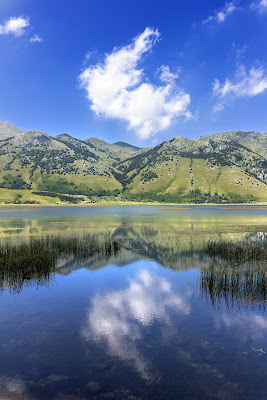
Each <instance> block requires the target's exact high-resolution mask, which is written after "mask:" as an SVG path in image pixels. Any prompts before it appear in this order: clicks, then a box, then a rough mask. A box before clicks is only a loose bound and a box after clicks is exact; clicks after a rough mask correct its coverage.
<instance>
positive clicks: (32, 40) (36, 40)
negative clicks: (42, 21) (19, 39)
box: [30, 35, 44, 43]
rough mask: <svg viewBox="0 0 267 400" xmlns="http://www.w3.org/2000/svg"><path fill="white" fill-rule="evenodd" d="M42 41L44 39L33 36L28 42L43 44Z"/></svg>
mask: <svg viewBox="0 0 267 400" xmlns="http://www.w3.org/2000/svg"><path fill="white" fill-rule="evenodd" d="M43 41H44V39H42V38H41V37H40V36H38V35H34V36H33V37H31V38H30V42H31V43H40V42H43Z"/></svg>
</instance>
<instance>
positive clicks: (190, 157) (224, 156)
mask: <svg viewBox="0 0 267 400" xmlns="http://www.w3.org/2000/svg"><path fill="white" fill-rule="evenodd" d="M266 168H267V161H266V159H265V158H264V157H262V156H260V155H258V154H256V153H253V152H252V151H250V150H249V149H247V148H246V147H244V146H242V145H240V144H239V143H236V142H234V141H231V140H223V139H216V140H212V139H211V140H207V141H198V140H189V139H184V138H181V137H176V138H174V139H171V140H168V141H166V142H164V143H162V144H160V145H158V146H156V147H155V148H153V149H151V150H149V151H147V152H144V153H142V154H139V155H137V156H135V157H132V158H131V159H128V160H126V161H125V162H121V163H120V164H119V165H118V166H117V169H119V170H120V171H121V172H122V173H123V177H122V178H121V179H120V177H119V176H118V177H117V179H120V181H121V183H122V185H123V186H124V188H125V193H126V194H128V197H129V198H134V197H135V198H140V199H141V198H146V197H149V198H150V199H152V197H154V198H155V199H156V198H158V199H159V198H160V199H162V198H163V196H164V195H165V197H166V198H168V199H169V200H170V201H172V200H173V201H175V199H176V201H179V199H180V200H181V201H182V200H183V199H188V200H190V199H191V198H192V196H193V197H194V198H196V197H197V198H198V199H199V201H201V202H202V201H210V200H211V197H213V198H214V200H216V201H217V199H218V198H219V197H220V200H221V201H231V200H232V201H233V202H234V201H250V200H252V199H255V200H256V199H257V200H264V199H266V195H267V193H266V188H267V187H266ZM192 192H193V194H192ZM134 195H135V196H134Z"/></svg>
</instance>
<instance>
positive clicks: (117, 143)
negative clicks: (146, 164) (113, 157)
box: [113, 142, 141, 152]
mask: <svg viewBox="0 0 267 400" xmlns="http://www.w3.org/2000/svg"><path fill="white" fill-rule="evenodd" d="M113 144H115V145H116V146H120V147H123V148H124V149H130V150H132V151H133V152H134V151H138V150H141V148H140V147H136V146H133V145H132V144H128V143H125V142H116V143H113Z"/></svg>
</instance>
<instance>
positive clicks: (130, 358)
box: [82, 263, 191, 381]
mask: <svg viewBox="0 0 267 400" xmlns="http://www.w3.org/2000/svg"><path fill="white" fill-rule="evenodd" d="M151 264H153V263H151ZM146 265H147V263H146ZM127 285H128V286H127V288H125V289H120V290H113V291H108V292H106V293H105V294H104V295H100V294H96V295H95V297H94V298H93V300H92V307H91V308H89V310H88V314H87V319H86V324H85V326H84V327H83V329H82V336H83V338H84V339H85V340H87V341H91V340H94V341H96V342H100V341H101V342H106V344H107V346H108V352H109V354H111V355H113V356H116V357H119V358H120V359H122V360H124V361H127V362H128V363H129V364H131V365H132V366H133V367H134V368H135V369H136V371H137V372H138V373H139V374H140V375H141V376H142V377H143V379H145V380H147V381H152V380H155V379H159V378H160V376H159V373H158V372H157V371H156V370H155V368H154V367H153V365H152V364H151V361H150V360H148V359H147V358H146V357H145V356H144V355H143V353H142V351H141V350H140V348H139V347H140V343H141V340H142V339H143V335H144V330H145V328H146V327H148V326H150V325H152V324H156V323H160V325H162V329H163V330H164V331H166V325H167V326H168V328H170V329H168V330H169V332H172V329H173V328H172V327H171V325H172V322H171V321H172V317H171V312H172V311H176V312H179V313H181V314H182V315H189V314H190V311H191V309H190V305H189V303H188V302H187V299H186V298H184V297H182V296H181V295H179V294H178V293H176V292H174V290H173V288H172V285H171V282H170V281H169V280H167V279H166V278H163V277H161V276H159V275H158V274H157V273H156V272H155V271H154V270H153V269H152V270H151V269H148V268H141V269H140V270H139V271H138V272H137V273H136V275H135V276H134V278H131V279H129V280H128V282H127ZM174 333H175V332H173V334H174Z"/></svg>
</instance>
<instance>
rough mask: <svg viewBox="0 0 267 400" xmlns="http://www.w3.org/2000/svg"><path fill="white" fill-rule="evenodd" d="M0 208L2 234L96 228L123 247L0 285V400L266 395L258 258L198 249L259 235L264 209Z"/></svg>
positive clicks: (266, 330)
mask: <svg viewBox="0 0 267 400" xmlns="http://www.w3.org/2000/svg"><path fill="white" fill-rule="evenodd" d="M0 211H1V212H0V234H1V235H2V241H6V240H9V241H13V242H18V241H21V240H28V236H29V235H36V236H42V235H52V234H59V233H60V234H61V235H69V234H73V233H83V232H90V233H97V234H99V235H101V234H102V233H103V232H106V231H108V232H110V234H111V235H112V237H117V238H119V239H120V240H122V243H123V246H122V249H121V251H120V252H119V253H118V254H117V255H116V256H112V257H110V258H107V257H100V256H93V257H90V258H87V259H79V257H69V258H64V257H61V259H60V260H59V261H58V263H57V266H56V271H51V274H50V276H47V271H46V276H45V279H43V280H41V281H37V280H36V279H34V278H33V279H26V280H25V281H22V282H20V283H21V285H20V288H19V290H18V286H12V282H8V283H7V282H6V283H5V284H2V288H1V292H0V315H1V326H0V357H1V358H0V399H1V400H5V399H15V400H17V399H19V400H20V399H22V400H39V399H40V400H56V399H59V400H60V399H61V400H63V399H64V400H67V399H73V400H76V399H132V400H133V399H266V398H267V383H266V382H267V314H266V306H267V304H266V300H267V297H266V296H267V294H266V293H267V287H266V284H267V273H266V266H265V265H260V264H257V265H235V266H230V265H229V264H227V263H224V262H219V261H216V262H215V261H214V260H211V259H209V258H208V257H207V256H206V255H205V254H204V253H203V243H204V242H205V241H206V240H207V239H210V238H220V237H225V238H231V239H233V240H235V239H240V238H241V237H242V238H244V239H245V240H266V235H265V228H266V226H267V209H266V210H265V209H261V208H258V207H255V208H252V209H247V208H246V207H240V208H239V207H232V208H226V207H180V208H178V207H165V208H164V207H138V208H137V207H105V208H100V207H96V208H69V207H66V208H53V207H49V208H48V207H47V208H27V207H18V208H15V207H10V208H6V207H5V208H1V209H0ZM266 231H267V229H266ZM7 235H8V237H7Z"/></svg>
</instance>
